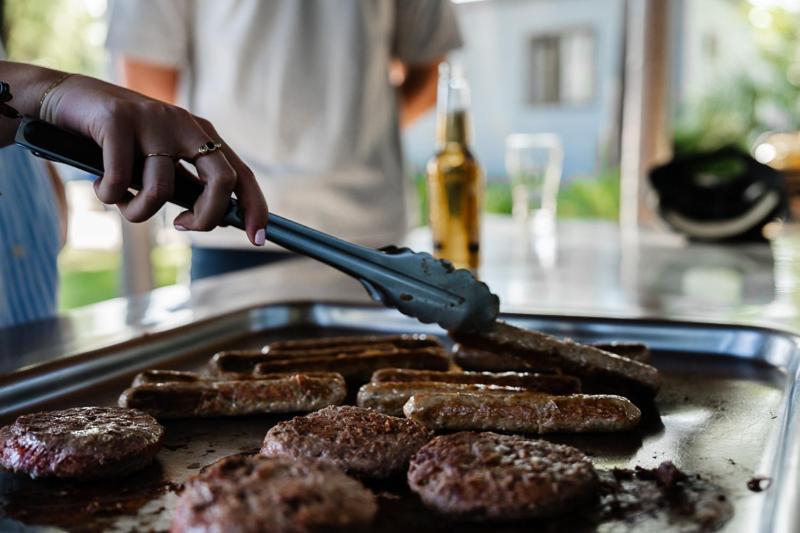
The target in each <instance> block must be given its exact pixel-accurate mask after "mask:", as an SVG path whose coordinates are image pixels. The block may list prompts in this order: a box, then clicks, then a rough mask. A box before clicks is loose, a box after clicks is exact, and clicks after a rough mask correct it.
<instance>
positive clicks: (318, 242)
mask: <svg viewBox="0 0 800 533" xmlns="http://www.w3.org/2000/svg"><path fill="white" fill-rule="evenodd" d="M16 142H17V144H19V145H21V146H23V147H25V148H27V149H29V150H31V151H32V152H33V153H34V154H35V155H38V156H40V157H44V158H46V159H50V160H53V161H58V162H61V163H66V164H68V165H71V166H74V167H77V168H80V169H82V170H85V171H87V172H89V173H92V174H95V175H97V176H102V175H103V172H104V169H103V151H102V148H101V147H100V146H99V145H98V144H97V143H95V142H94V141H93V140H92V139H90V138H88V137H84V136H82V135H79V134H76V133H73V132H70V131H67V130H65V129H62V128H59V127H58V126H54V125H53V124H50V123H48V122H44V121H42V120H38V119H32V118H24V119H23V120H22V122H21V124H20V126H19V128H18V129H17V136H16ZM142 164H143V161H142V160H140V161H138V162H137V165H138V166H139V168H141V165H142ZM140 174H141V172H134V176H138V175H140ZM204 187H205V186H204V184H203V183H202V182H201V181H200V180H198V179H197V178H196V177H194V176H193V175H192V174H191V173H190V172H189V171H188V170H186V168H184V167H183V166H182V165H176V167H175V187H174V191H175V192H174V193H173V197H172V199H171V200H170V202H171V203H173V204H176V205H179V206H181V207H183V208H184V209H192V208H193V207H194V204H195V202H196V201H197V199H198V197H199V196H200V195H201V194H202V193H203V189H204ZM131 189H133V190H140V189H141V182H139V181H138V179H137V180H136V181H134V182H133V183H131ZM223 224H224V225H229V226H234V227H236V228H239V229H244V220H243V218H242V212H241V209H240V208H239V203H238V202H237V201H236V199H235V198H231V199H230V201H229V203H228V209H227V211H226V213H225V217H224V219H223ZM266 238H267V239H269V240H270V241H272V242H274V243H275V244H277V245H279V246H282V247H284V248H286V249H288V250H292V251H294V252H298V253H300V254H303V255H306V256H308V257H312V258H314V259H317V260H318V261H321V262H323V263H326V264H328V265H330V266H332V267H334V268H336V269H338V270H340V271H342V272H344V273H346V274H349V275H351V276H355V277H357V278H359V279H360V280H361V282H362V284H364V286H365V287H366V289H367V291H368V292H369V293H370V296H372V298H374V299H382V297H383V296H384V295H383V294H382V293H383V291H382V289H381V287H386V286H388V284H391V286H392V287H394V288H398V287H399V288H400V289H402V288H404V287H407V288H408V291H407V292H408V293H414V294H417V295H419V293H420V292H422V296H424V295H425V294H426V293H427V294H428V295H429V296H430V297H431V298H438V299H441V298H444V299H445V300H447V301H448V302H449V303H452V304H453V305H459V304H461V303H462V302H463V298H460V297H458V296H457V295H455V294H453V293H452V292H450V291H447V290H443V289H441V288H439V287H438V286H436V285H435V284H432V283H424V282H421V281H420V280H419V279H418V278H411V277H409V276H407V275H405V274H404V273H403V269H402V265H401V264H400V260H402V259H406V258H407V256H408V253H402V252H403V251H402V250H399V251H398V253H395V254H391V253H382V252H378V251H375V250H372V249H371V248H367V247H364V246H360V245H357V244H353V243H350V242H347V241H344V240H342V239H338V238H336V237H333V236H332V235H328V234H326V233H323V232H321V231H318V230H315V229H312V228H309V227H307V226H304V225H302V224H299V223H297V222H294V221H292V220H289V219H286V218H284V217H281V216H279V215H276V214H273V213H270V214H269V217H268V223H267V228H266ZM409 253H410V252H409Z"/></svg>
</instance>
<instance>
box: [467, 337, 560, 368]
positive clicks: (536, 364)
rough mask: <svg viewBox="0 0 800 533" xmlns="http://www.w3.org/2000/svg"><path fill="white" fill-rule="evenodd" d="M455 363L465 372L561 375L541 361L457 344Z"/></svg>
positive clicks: (551, 366) (552, 366)
mask: <svg viewBox="0 0 800 533" xmlns="http://www.w3.org/2000/svg"><path fill="white" fill-rule="evenodd" d="M452 354H453V361H455V363H456V364H457V365H458V366H460V367H461V368H463V369H464V370H474V371H479V372H480V371H488V372H536V373H537V374H560V373H561V370H560V369H559V368H558V367H556V366H554V365H545V364H543V363H542V362H541V361H530V360H526V359H523V358H521V357H517V356H515V355H511V354H509V353H494V352H490V351H487V350H479V349H477V348H472V347H467V346H464V345H463V344H460V343H456V344H454V345H453V349H452Z"/></svg>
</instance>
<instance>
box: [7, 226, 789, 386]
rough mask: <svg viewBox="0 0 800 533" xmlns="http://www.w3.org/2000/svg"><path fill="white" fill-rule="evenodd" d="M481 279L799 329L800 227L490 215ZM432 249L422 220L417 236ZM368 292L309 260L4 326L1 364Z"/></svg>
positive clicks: (505, 287)
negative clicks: (758, 234) (678, 231)
mask: <svg viewBox="0 0 800 533" xmlns="http://www.w3.org/2000/svg"><path fill="white" fill-rule="evenodd" d="M482 234H483V236H482V247H483V250H482V254H483V258H484V259H483V263H484V264H483V265H482V268H481V271H480V275H481V277H482V278H483V279H484V280H485V281H486V282H487V283H488V284H489V286H490V287H491V288H492V290H493V291H494V292H495V293H497V294H498V295H499V296H500V298H501V309H502V310H503V311H507V312H510V311H514V312H528V313H536V314H555V315H569V316H612V317H629V318H642V317H647V318H665V319H674V320H691V321H703V322H726V323H737V324H749V325H761V326H769V327H778V328H783V329H790V330H794V331H799V332H800V313H799V312H798V303H800V262H799V258H800V229H797V228H794V227H791V226H785V227H784V228H783V230H782V231H781V232H780V233H779V235H778V236H777V237H776V238H775V239H774V240H773V241H771V242H770V243H769V244H766V243H764V244H743V245H726V246H723V245H707V244H687V243H686V242H685V241H684V240H683V239H681V238H679V237H676V236H672V235H664V234H656V233H652V234H648V233H641V234H639V235H638V236H637V237H635V238H632V239H627V238H626V239H623V238H622V236H621V235H620V232H619V229H618V227H617V225H616V224H614V223H611V222H608V221H585V220H581V221H578V220H574V221H561V222H559V223H558V225H557V230H556V231H555V232H554V233H553V234H550V235H538V236H534V235H531V234H530V233H529V232H527V233H526V231H525V230H524V229H523V228H521V227H520V226H519V225H517V224H516V223H515V222H514V221H513V220H511V219H510V218H506V217H494V216H487V217H486V219H485V223H484V228H483V232H482ZM407 244H409V245H410V246H411V247H412V248H414V249H417V250H420V249H429V248H430V239H429V238H428V233H427V230H426V229H424V228H421V229H417V230H415V231H413V232H412V233H411V234H410V235H409V238H408V243H407ZM301 300H306V301H307V300H329V301H331V300H337V301H346V302H365V301H367V300H368V298H367V295H366V293H365V292H364V290H363V289H362V288H361V286H360V285H359V284H358V283H357V282H355V281H353V280H351V279H350V278H348V277H346V276H344V275H343V274H340V273H339V272H336V271H334V270H332V269H330V268H328V267H326V266H324V265H321V264H318V263H316V262H313V261H311V260H307V259H296V260H291V261H287V262H284V263H282V264H277V265H270V266H266V267H261V268H256V269H252V270H249V271H245V272H240V273H234V274H229V275H225V276H219V277H217V278H214V279H207V280H203V281H200V282H197V283H194V284H192V285H190V286H186V285H176V286H172V287H165V288H162V289H157V290H155V291H153V292H151V293H148V294H146V295H144V296H139V297H134V298H129V299H125V298H118V299H115V300H110V301H107V302H103V303H100V304H96V305H92V306H88V307H85V308H82V309H78V310H75V311H72V312H69V313H67V314H65V315H63V316H61V317H59V318H57V319H54V320H50V321H43V322H38V323H34V324H28V325H24V326H20V327H16V328H9V329H6V330H0V374H4V373H8V372H11V371H13V370H15V369H17V368H21V367H25V366H28V365H33V364H36V363H37V362H40V361H43V360H48V359H53V358H57V357H67V356H69V355H72V354H75V353H80V352H86V351H91V350H95V349H100V348H104V347H108V346H111V345H114V344H117V343H121V342H124V341H127V340H131V339H135V338H138V337H141V336H144V335H148V334H152V333H156V332H159V331H164V330H168V329H171V328H175V327H178V326H181V325H185V324H188V323H191V322H195V321H199V320H204V319H209V318H213V317H215V316H220V315H223V314H226V313H230V312H232V311H235V310H239V309H243V308H246V307H252V306H257V305H263V304H267V303H271V302H282V301H301Z"/></svg>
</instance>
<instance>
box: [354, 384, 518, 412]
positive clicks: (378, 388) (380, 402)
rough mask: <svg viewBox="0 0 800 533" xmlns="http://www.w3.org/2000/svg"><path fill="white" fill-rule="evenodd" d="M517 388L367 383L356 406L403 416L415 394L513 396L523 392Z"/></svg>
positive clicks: (360, 390)
mask: <svg viewBox="0 0 800 533" xmlns="http://www.w3.org/2000/svg"><path fill="white" fill-rule="evenodd" d="M524 391H525V389H522V388H519V387H500V386H497V385H476V384H467V383H444V382H436V381H403V382H392V381H385V382H383V383H367V384H366V385H363V386H362V387H361V388H360V389H358V397H357V401H358V405H359V407H366V408H369V409H374V410H376V411H378V412H379V413H383V414H387V415H392V416H403V406H404V405H405V404H406V402H407V401H408V400H409V398H411V397H412V396H414V395H415V394H422V393H426V392H430V393H437V392H452V393H460V392H470V393H475V394H480V393H483V392H493V393H498V392H505V393H507V394H514V393H516V392H524Z"/></svg>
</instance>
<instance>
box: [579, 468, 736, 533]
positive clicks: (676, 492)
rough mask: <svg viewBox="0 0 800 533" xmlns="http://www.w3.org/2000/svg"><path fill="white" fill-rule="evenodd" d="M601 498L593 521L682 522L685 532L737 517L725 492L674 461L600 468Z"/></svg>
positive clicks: (712, 527) (710, 528) (715, 527)
mask: <svg viewBox="0 0 800 533" xmlns="http://www.w3.org/2000/svg"><path fill="white" fill-rule="evenodd" d="M598 474H599V477H600V491H599V492H600V499H599V505H598V508H597V511H596V514H595V516H594V518H593V520H592V521H593V522H595V523H597V524H600V523H604V522H616V521H619V522H624V523H626V524H628V525H633V524H639V523H641V522H644V521H648V520H653V519H655V520H660V521H663V522H666V523H669V524H673V525H680V530H681V531H716V530H718V529H719V528H721V527H722V526H723V525H725V523H726V522H727V521H728V520H730V518H731V517H732V516H733V505H732V504H731V502H730V501H729V499H728V497H727V495H726V494H725V493H724V491H723V490H722V489H721V488H720V487H718V486H716V485H714V484H712V483H710V482H708V481H706V480H704V479H702V478H701V477H700V476H699V475H696V474H695V475H688V474H686V473H684V472H682V471H681V470H679V469H678V468H677V467H676V466H675V465H674V464H672V462H670V461H665V462H663V463H661V465H659V466H658V468H652V469H646V468H641V467H637V468H636V469H635V470H623V469H613V470H607V471H598Z"/></svg>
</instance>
